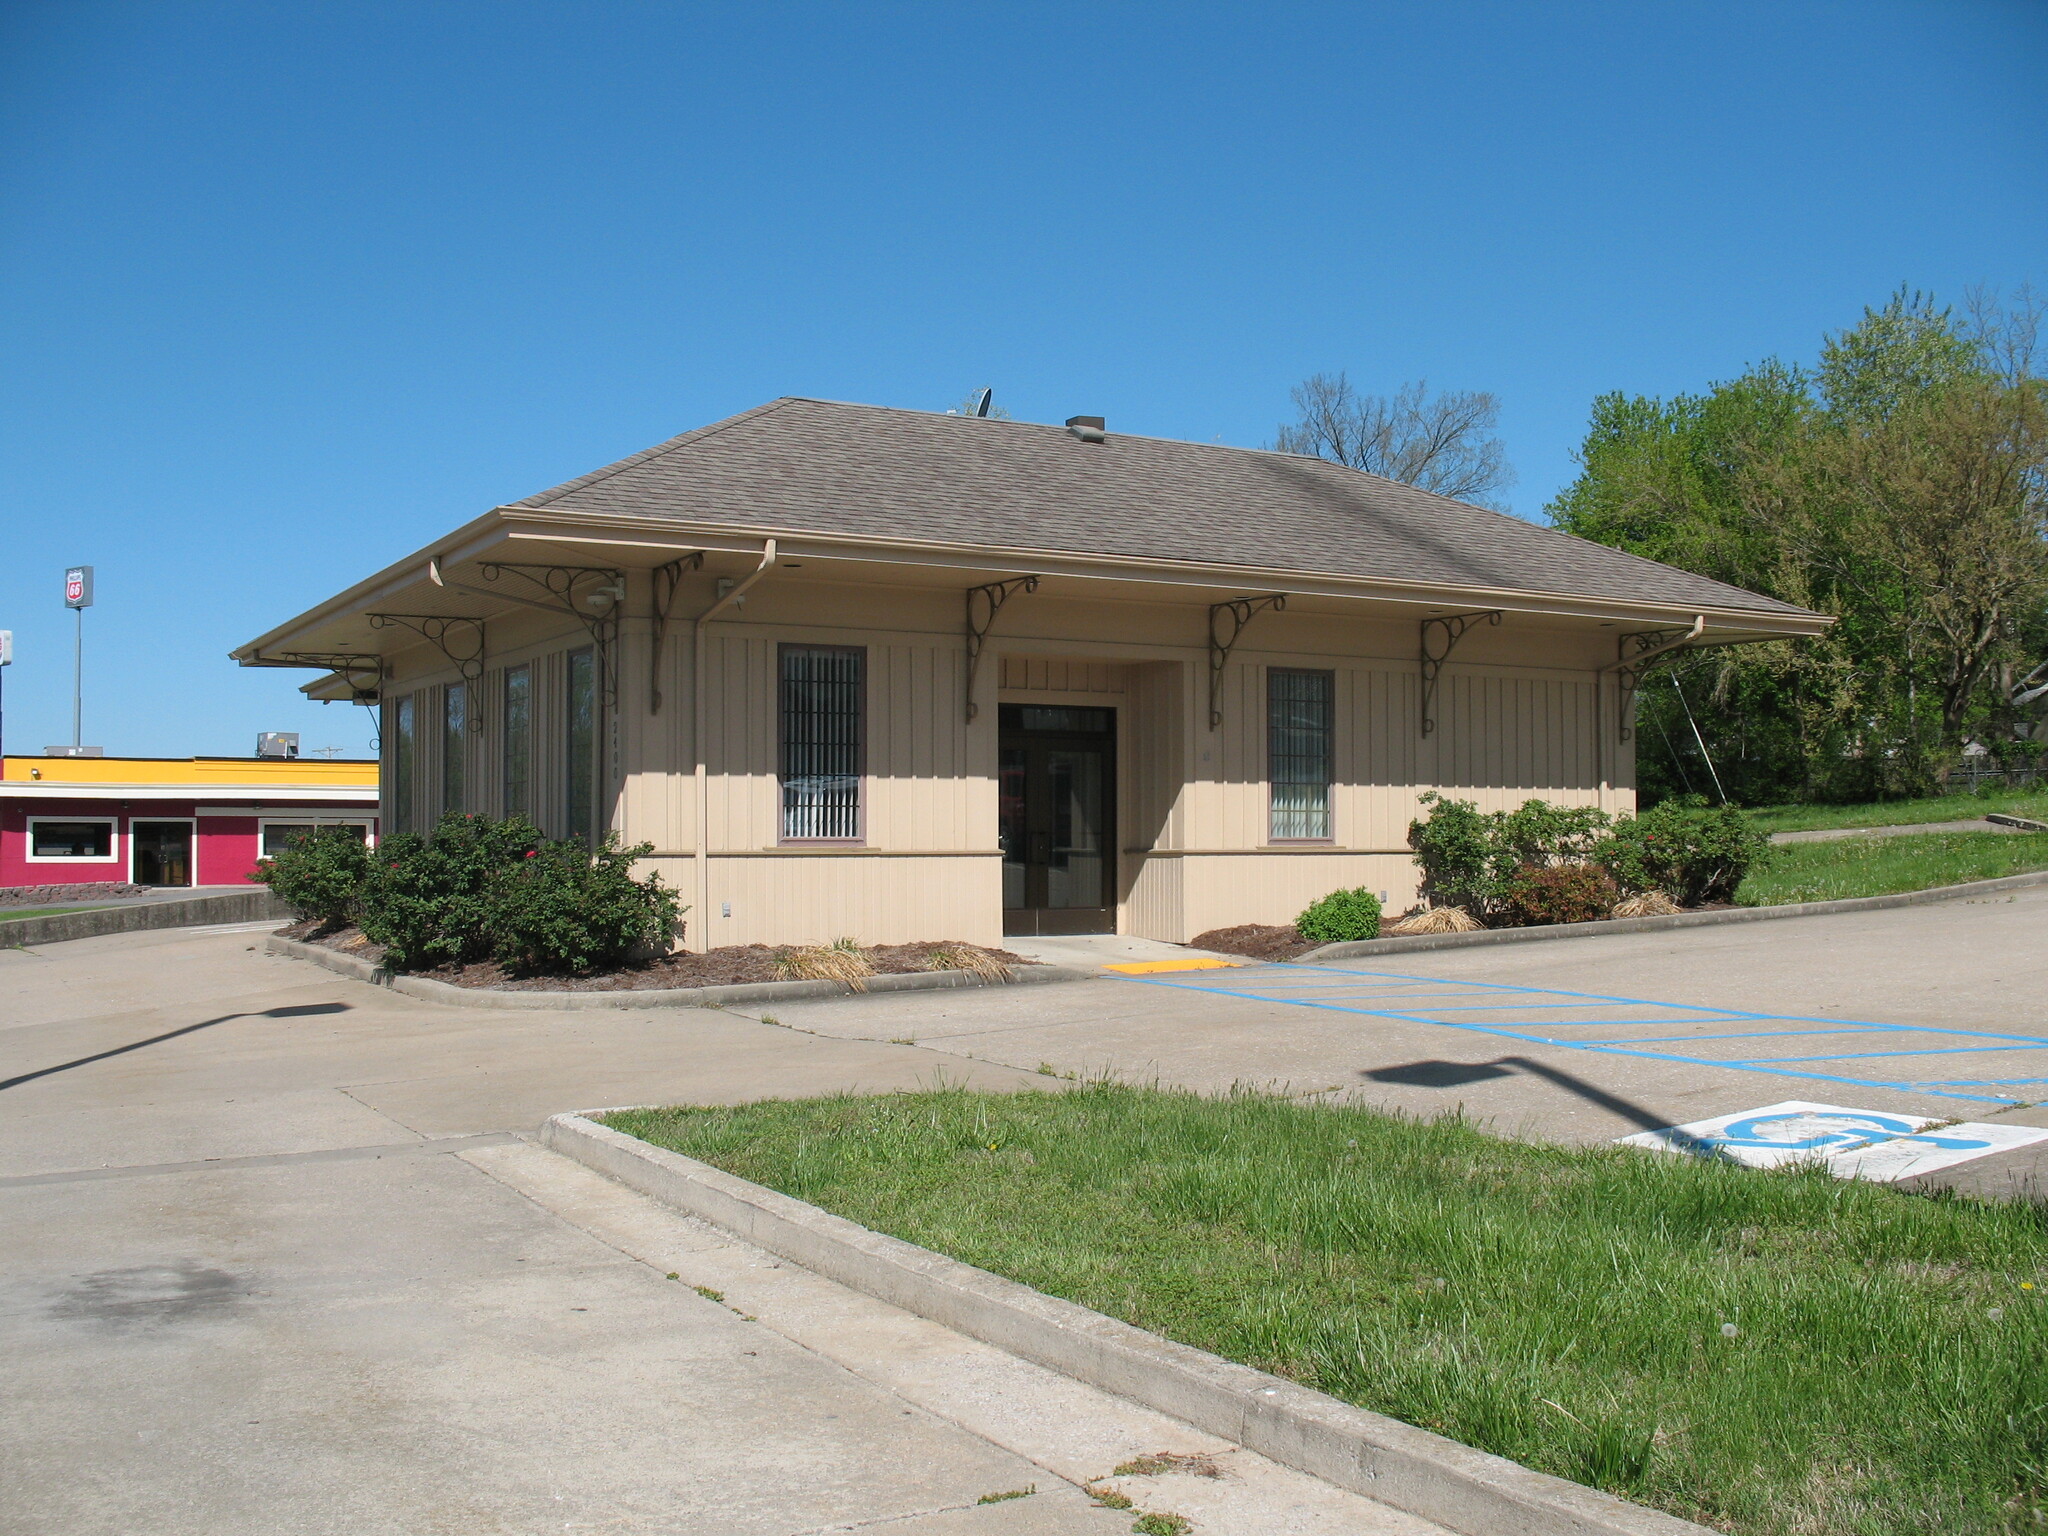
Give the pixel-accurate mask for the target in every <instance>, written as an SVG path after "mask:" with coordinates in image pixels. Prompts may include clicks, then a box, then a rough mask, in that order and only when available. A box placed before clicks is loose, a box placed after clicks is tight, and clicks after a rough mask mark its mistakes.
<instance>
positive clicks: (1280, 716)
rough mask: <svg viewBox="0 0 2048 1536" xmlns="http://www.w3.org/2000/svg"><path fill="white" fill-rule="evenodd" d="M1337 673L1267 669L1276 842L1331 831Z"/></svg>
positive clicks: (1268, 738) (1268, 740) (1268, 769)
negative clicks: (1332, 736) (1333, 709)
mask: <svg viewBox="0 0 2048 1536" xmlns="http://www.w3.org/2000/svg"><path fill="white" fill-rule="evenodd" d="M1334 682H1335V679H1334V677H1333V676H1332V675H1331V674H1330V673H1328V672H1298V671H1295V670H1294V669H1292V668H1289V667H1274V668H1272V669H1270V670H1269V671H1268V672H1267V673H1266V772H1267V774H1268V776H1269V777H1270V779H1271V781H1272V786H1273V804H1272V816H1271V823H1270V828H1269V830H1270V833H1271V836H1272V839H1273V841H1275V842H1286V841H1297V840H1300V839H1304V838H1307V839H1316V838H1326V837H1328V836H1329V835H1330V723H1331V705H1330V701H1331V695H1332V693H1333V692H1334V691H1335V690H1334V686H1333V685H1334Z"/></svg>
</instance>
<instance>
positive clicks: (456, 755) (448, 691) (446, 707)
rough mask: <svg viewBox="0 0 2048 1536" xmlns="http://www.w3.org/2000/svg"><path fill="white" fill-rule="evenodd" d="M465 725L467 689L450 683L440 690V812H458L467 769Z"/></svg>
mask: <svg viewBox="0 0 2048 1536" xmlns="http://www.w3.org/2000/svg"><path fill="white" fill-rule="evenodd" d="M468 725H469V685H468V684H467V683H450V684H449V685H448V686H447V687H446V688H444V689H442V690H441V809H442V810H444V811H459V810H461V809H462V791H463V785H464V782H465V780H466V778H467V772H466V770H467V769H468V767H469V763H468V758H467V754H466V753H465V751H464V748H465V746H466V744H467V741H468V737H467V736H466V735H465V734H464V732H465V729H466V728H467V726H468Z"/></svg>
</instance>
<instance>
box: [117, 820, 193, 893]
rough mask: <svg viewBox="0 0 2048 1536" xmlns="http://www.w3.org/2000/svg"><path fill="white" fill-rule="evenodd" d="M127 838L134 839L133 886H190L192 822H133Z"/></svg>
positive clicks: (130, 824)
mask: <svg viewBox="0 0 2048 1536" xmlns="http://www.w3.org/2000/svg"><path fill="white" fill-rule="evenodd" d="M128 835H129V836H130V837H132V838H133V839H134V840H135V859H134V870H135V873H134V876H133V878H134V881H135V883H136V884H137V885H190V884H191V883H192V823H191V822H189V821H134V822H130V823H129V824H128Z"/></svg>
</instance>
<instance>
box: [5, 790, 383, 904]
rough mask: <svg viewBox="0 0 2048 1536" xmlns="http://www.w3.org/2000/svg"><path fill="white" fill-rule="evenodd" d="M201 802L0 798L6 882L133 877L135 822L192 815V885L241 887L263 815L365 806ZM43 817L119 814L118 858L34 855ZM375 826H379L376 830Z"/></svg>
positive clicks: (355, 810)
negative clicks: (205, 809) (221, 809)
mask: <svg viewBox="0 0 2048 1536" xmlns="http://www.w3.org/2000/svg"><path fill="white" fill-rule="evenodd" d="M198 803H199V802H197V801H192V800H161V801H152V802H151V803H150V805H149V806H148V808H147V809H137V808H136V807H135V806H133V805H132V804H131V805H130V806H128V807H127V808H126V809H123V808H122V806H121V803H120V801H118V800H61V801H60V800H43V799H37V800H34V801H26V800H6V799H4V798H0V886H21V885H78V884H85V883H88V882H90V883H93V884H98V883H100V882H103V881H109V880H115V881H126V880H127V879H129V878H130V872H131V868H132V860H131V854H132V851H133V849H132V843H131V841H130V838H129V833H128V824H129V823H130V822H131V821H184V820H188V819H189V820H190V821H191V822H192V827H193V836H192V883H193V884H194V885H242V884H245V883H247V881H248V878H249V876H250V874H251V873H253V872H254V870H255V868H256V861H257V857H258V851H259V846H260V845H259V843H258V839H257V834H258V826H259V820H261V821H291V820H294V819H296V818H298V817H301V816H304V817H307V818H311V817H312V816H314V815H324V816H336V815H347V816H354V815H361V814H362V813H363V812H364V811H365V810H366V809H367V808H366V807H364V806H363V805H361V804H359V803H358V804H346V803H338V802H332V801H330V802H319V801H309V802H307V803H305V804H302V805H277V806H266V807H265V808H264V811H263V814H262V816H261V818H258V817H255V816H200V815H197V814H196V812H195V807H196V806H197V804H198ZM30 817H34V818H36V819H37V820H39V821H93V820H104V819H107V818H112V819H113V820H114V823H115V826H114V857H113V858H112V859H81V860H65V861H54V860H49V859H34V860H32V859H30V858H29V856H28V853H29V838H28V823H29V818H30ZM374 830H375V829H374V827H373V828H372V831H373V833H374Z"/></svg>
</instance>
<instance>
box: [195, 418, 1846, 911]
mask: <svg viewBox="0 0 2048 1536" xmlns="http://www.w3.org/2000/svg"><path fill="white" fill-rule="evenodd" d="M1828 623H1829V620H1828V619H1826V618H1825V617H1823V616H1821V615H1818V614H1814V613H1809V612H1807V611H1805V610H1804V609H1800V608H1795V607H1791V606H1789V605H1787V604H1785V603H1781V602H1777V601H1775V600H1773V599H1771V598H1767V597H1760V596H1758V595H1757V594H1755V593H1752V592H1745V591H1742V590H1740V589H1738V588H1735V587H1730V586H1725V585H1723V584H1721V583H1719V582H1715V581H1710V580H1708V579H1706V578H1705V577H1701V576H1696V575H1692V574H1690V573H1688V572H1685V571H1679V570H1674V569H1672V568H1670V567H1668V566H1664V565H1659V564H1656V563H1654V562H1652V561H1648V560H1643V559H1639V558H1637V557H1635V556H1633V555H1629V554H1625V553H1622V552H1620V551H1618V550H1613V549H1608V548H1605V547H1603V546H1600V545H1596V544H1589V543H1586V542H1583V541H1582V540H1579V539H1574V538H1571V537H1569V536H1567V535H1565V534H1561V533H1557V532H1555V531H1552V530H1550V529H1546V528H1540V527H1537V526H1535V525H1534V524H1531V523H1526V522H1523V521H1521V520H1519V519H1517V518H1513V517H1508V516H1504V515H1502V514H1500V513H1496V512H1490V511H1486V510H1483V509H1481V508H1478V507H1473V506H1469V505H1466V504H1465V503H1462V502H1457V501H1452V500H1448V499H1446V498H1444V497H1441V496H1436V495H1432V494H1429V493H1428V492H1424V491H1420V490H1417V489H1415V488H1413V487H1411V486H1407V485H1403V484H1400V483H1397V482H1394V481H1390V480H1383V479H1380V478H1378V477H1376V476H1373V475H1368V474H1362V473H1359V472H1357V471H1355V470H1350V469H1346V468H1343V467H1341V466H1339V465H1336V464H1330V463H1326V462H1324V461H1322V460H1319V459H1311V458H1302V457H1297V456H1294V455H1290V454H1283V453H1270V452H1257V451H1250V450H1246V449H1240V448H1224V447H1219V446H1210V445H1207V444H1201V443H1182V442H1171V441H1166V440H1162V439H1158V438H1147V437H1127V436H1122V435H1119V434H1116V433H1112V432H1108V431H1105V430H1104V427H1103V423H1102V422H1101V421H1100V420H1099V419H1096V418H1089V417H1076V418H1074V419H1073V420H1072V421H1070V422H1069V423H1068V424H1067V425H1066V426H1065V427H1048V426H1037V425H1031V424H1027V423H1024V422H1016V421H1002V420H984V419H981V418H978V417H972V416H956V415H935V414H929V413H925V412H919V411H903V410H888V409H881V408H877V407H872V406H858V405H841V404H834V403H831V402H827V401H821V400H806V399H782V400H776V401H774V402H772V403H770V404H768V405H764V406H761V407H759V408H758V409H756V410H751V411H747V412H744V413H742V414H741V415H738V416H734V417H732V418H730V419H729V420H726V421H721V422H717V423H714V424H713V425H711V426H707V427H703V428H700V429H698V430H696V431H693V432H686V433H684V434H683V435H682V436H680V437H676V438H672V439H670V440H669V441H668V442H665V443H662V444H659V445H658V446H656V447H653V448H649V449H648V450H647V451H646V452H644V453H639V454H635V455H634V456H633V457H631V458H628V459H623V460H621V461H620V462H618V463H616V464H612V465H609V466H607V467H606V468H603V469H600V470H597V471H596V472H594V473H592V474H588V475H585V476H583V477H582V478H581V479H578V480H572V481H570V482H569V483H568V484H566V485H562V486H558V487H556V488H555V489H554V490H551V491H544V492H542V493H541V494H539V495H537V496H531V497H528V498H527V499H526V500H524V501H520V502H516V503H513V504H512V505H509V506H501V507H495V508H493V509H492V510H491V511H489V512H487V513H485V514H484V515H483V516H482V517H479V518H477V519H475V520H474V521H472V522H470V523H467V524H465V525H463V526H462V527H460V528H456V529H454V530H452V531H450V532H449V533H447V534H446V535H444V536H443V537H441V538H438V539H436V540H434V541H433V542H432V543H430V544H428V545H427V546H426V547H425V548H424V549H422V550H421V551H420V552H419V553H417V554H415V555H412V556H409V557H408V558H406V559H404V560H401V561H399V562H398V563H397V564H395V565H392V566H389V567H387V568H386V569H384V570H382V571H380V572H378V573H377V574H376V575H374V576H371V577H370V578H369V579H367V580H365V581H362V582H360V583H358V584H357V585H355V586H353V587H350V588H349V589H348V590H347V591H345V592H342V593H340V594H339V595H337V596H335V597H333V598H331V599H330V600H328V601H327V602H324V603H322V604H321V605H320V606H318V607H317V608H314V609H313V610H312V611H310V612H308V613H305V614H302V615H300V616H299V617H298V618H295V619H292V620H290V621H289V622H287V623H285V624H282V625H280V626H278V627H277V628H275V629H273V630H271V631H270V632H269V633H267V634H265V635H263V636H262V637H261V638H260V639H258V640H255V641H253V642H251V643H250V644H249V645H247V646H245V647H243V648H242V649H240V650H238V651H236V652H235V653H234V655H235V658H236V659H237V660H239V661H240V662H242V663H243V664H244V665H245V666H287V667H310V668H318V669H320V671H321V672H322V674H323V675H322V676H321V677H319V678H318V679H316V680H315V681H314V682H312V683H309V684H308V685H307V686H306V690H305V691H306V692H307V693H308V694H310V695H311V696H313V697H315V698H330V699H355V700H357V701H358V702H364V703H375V704H376V705H377V707H379V708H380V709H381V710H382V731H381V736H382V754H383V766H382V785H383V791H382V792H383V802H382V806H381V811H382V816H383V824H384V827H385V829H386V831H387V832H400V831H404V830H407V829H416V830H417V829H425V828H427V827H429V826H431V825H432V823H433V822H434V820H435V818H436V817H437V816H438V815H439V814H440V813H441V812H442V811H444V810H458V809H459V810H466V811H480V812H485V813H488V814H492V815H502V814H506V813H510V812H514V811H521V812H524V813H525V814H527V815H528V816H530V817H532V818H533V819H534V820H535V821H536V822H538V823H539V824H540V825H541V826H542V827H543V828H544V829H545V830H547V831H548V832H550V833H552V834H555V835H558V836H576V837H585V838H589V837H593V836H596V835H599V834H601V833H602V832H603V831H604V830H606V829H616V830H617V831H618V832H619V833H620V834H621V835H622V837H623V838H624V839H625V840H626V841H627V842H629V843H636V842H647V843H651V844H653V846H654V850H655V851H654V854H653V856H652V858H651V859H650V860H649V863H650V864H651V865H652V866H653V867H654V868H655V869H658V870H659V871H660V872H661V874H662V875H663V876H664V877H665V878H666V879H667V880H668V881H669V882H670V883H671V884H673V885H675V886H676V887H677V888H679V889H680V890H681V891H682V893H683V899H684V900H685V901H686V902H687V903H689V904H690V906H691V909H692V910H691V912H690V915H689V919H688V936H687V937H688V943H689V945H690V947H692V948H703V947H712V946H717V945H722V944H740V943H754V942H762V943H787V942H809V941H819V940H829V939H833V938H837V937H840V936H842V935H852V936H854V937H857V938H859V939H860V940H862V941H863V942H866V943H896V942H904V941H910V940H918V939H938V938H958V939H967V940H971V941H975V942H981V943H993V942H996V941H997V940H998V939H1000V937H1001V936H1002V935H1004V934H1005V933H1011V934H1032V933H1095V932H1103V933H1107V932H1118V933H1130V934H1138V935H1143V936H1147V937H1151V938H1159V939H1169V940H1181V941H1184V940H1186V939H1189V938H1191V937H1193V936H1194V935H1195V934H1198V933H1200V932H1203V931H1204V930H1206V929H1210V928H1216V927H1223V926H1228V925H1232V924H1237V923H1246V922H1285V921H1288V920H1290V919H1291V918H1292V917H1293V916H1294V914H1295V913H1296V912H1298V911H1299V910H1300V909H1301V908H1302V907H1303V906H1304V905H1305V904H1306V903H1307V902H1309V901H1310V900H1312V899H1314V898H1315V897H1317V896H1320V895H1322V894H1324V893H1325V892H1327V891H1330V890H1333V889H1336V888H1337V887H1340V886H1359V885H1363V886H1368V887H1370V888H1372V889H1374V890H1376V891H1379V892H1382V893H1384V894H1385V895H1386V897H1387V898H1388V899H1389V900H1390V901H1391V902H1392V903H1393V905H1394V906H1395V907H1396V908H1397V909H1398V908H1399V907H1401V906H1403V905H1405V904H1407V903H1409V902H1411V901H1412V900H1413V899H1414V896H1415V889H1416V871H1415V866H1414V863H1413V861H1412V859H1411V857H1410V854H1409V850H1408V848H1407V829H1408V824H1409V822H1410V820H1411V819H1412V818H1413V817H1415V816H1416V814H1417V812H1418V806H1417V796H1418V795H1420V794H1421V793H1423V792H1424V791H1426V790H1430V789H1438V790H1442V791H1445V792H1446V793H1449V794H1453V795H1457V796H1462V797H1468V798H1471V799H1474V800H1476V801H1478V802H1479V803H1480V804H1481V805H1482V806H1485V807H1488V808H1492V807H1506V806H1512V805H1516V804H1519V803H1520V802H1521V801H1522V800H1524V799H1526V798H1528V797H1529V796H1532V795H1534V796H1541V797H1543V798H1546V799H1550V800H1553V801H1559V802H1563V803H1568V804H1574V805H1598V806H1601V807H1604V808H1606V809H1609V810H1625V809H1628V808H1630V807H1631V806H1632V805H1633V803H1634V790H1633V766H1634V750H1633V745H1632V743H1631V740H1630V721H1631V718H1632V713H1633V703H1634V690H1635V686H1636V683H1637V680H1638V677H1639V676H1640V673H1641V669H1642V668H1643V667H1644V666H1645V665H1646V664H1647V663H1648V662H1649V661H1650V660H1651V659H1652V658H1653V657H1654V656H1656V655H1658V654H1662V653H1665V652H1667V651H1668V650H1670V649H1672V648H1675V647H1679V646H1704V645H1728V644H1734V643H1740V642H1744V641H1757V640H1770V639H1779V638H1783V637H1787V636H1796V635H1812V634H1817V633H1819V632H1820V631H1821V630H1823V629H1824V628H1825V627H1826V626H1827V624H1828Z"/></svg>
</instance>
